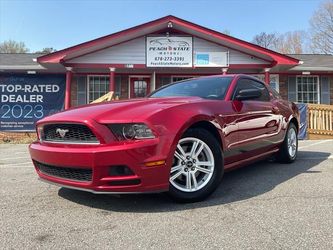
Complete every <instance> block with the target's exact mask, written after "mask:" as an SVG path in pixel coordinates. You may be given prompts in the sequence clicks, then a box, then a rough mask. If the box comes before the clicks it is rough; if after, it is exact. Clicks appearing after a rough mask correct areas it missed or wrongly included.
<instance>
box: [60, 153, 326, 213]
mask: <svg viewBox="0 0 333 250" xmlns="http://www.w3.org/2000/svg"><path fill="white" fill-rule="evenodd" d="M329 156H330V154H329V153H323V152H311V151H300V152H299V154H298V159H297V160H296V162H295V163H293V164H280V163H276V162H271V161H262V162H258V163H255V164H251V165H249V166H247V167H243V168H240V169H237V170H234V171H231V172H228V173H225V175H224V177H223V180H222V183H221V184H220V186H219V187H218V189H217V190H216V191H215V192H214V193H213V194H212V195H211V196H210V197H209V198H208V199H206V200H205V201H202V202H197V203H190V204H180V203H175V202H173V201H172V200H171V199H170V198H169V197H168V196H167V195H165V194H163V193H157V194H131V195H129V194H123V195H107V194H105V195H103V194H98V195H96V194H92V193H88V192H83V191H77V190H72V189H67V188H61V189H60V190H59V191H58V195H59V196H60V197H62V198H64V199H67V200H69V201H71V202H75V203H77V204H81V205H84V206H88V207H92V208H98V209H101V210H104V211H110V212H131V213H147V212H149V213H152V212H170V211H177V210H186V209H193V208H201V207H209V206H215V205H222V204H230V203H233V202H238V201H242V200H246V199H250V198H253V197H256V196H258V195H261V194H264V193H266V192H269V191H271V190H272V189H274V188H275V187H276V186H278V185H279V184H281V183H283V182H285V181H288V180H290V179H291V178H293V177H295V176H297V175H299V174H304V173H307V174H316V173H318V172H320V171H318V170H311V168H313V167H314V166H316V165H317V164H319V163H320V162H322V161H324V160H325V159H327V158H328V157H329Z"/></svg>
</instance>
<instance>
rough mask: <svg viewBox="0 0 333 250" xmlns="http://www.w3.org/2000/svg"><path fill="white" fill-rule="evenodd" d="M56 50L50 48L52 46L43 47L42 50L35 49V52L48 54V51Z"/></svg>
mask: <svg viewBox="0 0 333 250" xmlns="http://www.w3.org/2000/svg"><path fill="white" fill-rule="evenodd" d="M56 51H57V50H56V49H54V48H52V47H47V48H43V49H42V50H40V51H36V52H35V53H39V54H50V53H53V52H56Z"/></svg>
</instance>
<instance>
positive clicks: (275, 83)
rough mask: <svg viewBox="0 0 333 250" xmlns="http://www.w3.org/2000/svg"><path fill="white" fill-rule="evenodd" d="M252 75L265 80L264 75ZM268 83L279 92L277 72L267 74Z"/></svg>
mask: <svg viewBox="0 0 333 250" xmlns="http://www.w3.org/2000/svg"><path fill="white" fill-rule="evenodd" d="M253 76H254V77H256V78H258V79H259V80H260V81H262V82H265V75H264V74H259V75H253ZM269 85H270V86H271V87H272V88H273V89H275V90H276V91H277V92H279V75H278V74H270V75H269Z"/></svg>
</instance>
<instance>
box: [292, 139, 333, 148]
mask: <svg viewBox="0 0 333 250" xmlns="http://www.w3.org/2000/svg"><path fill="white" fill-rule="evenodd" d="M326 142H333V140H324V141H319V142H315V143H311V144H308V145H304V146H302V147H298V149H303V148H308V147H312V146H315V145H319V144H323V143H326Z"/></svg>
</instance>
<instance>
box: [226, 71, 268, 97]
mask: <svg viewBox="0 0 333 250" xmlns="http://www.w3.org/2000/svg"><path fill="white" fill-rule="evenodd" d="M241 80H249V81H253V82H256V83H259V84H261V85H262V86H263V87H264V89H266V91H267V93H268V100H258V99H251V100H244V101H255V102H270V101H271V100H272V96H271V92H270V90H269V89H268V88H267V86H266V84H265V83H263V82H261V81H260V80H257V79H252V78H249V77H241V78H239V79H237V83H236V86H235V88H234V90H233V94H232V98H231V100H233V101H234V100H235V97H236V91H237V86H238V84H239V82H240V81H241Z"/></svg>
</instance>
